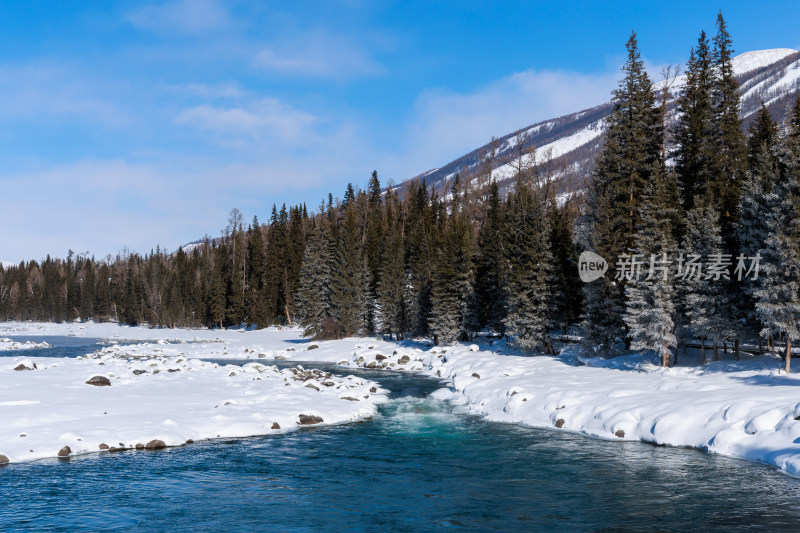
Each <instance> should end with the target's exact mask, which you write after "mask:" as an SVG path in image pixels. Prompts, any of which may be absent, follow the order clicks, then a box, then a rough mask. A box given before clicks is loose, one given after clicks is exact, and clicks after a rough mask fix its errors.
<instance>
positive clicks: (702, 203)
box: [576, 13, 800, 371]
mask: <svg viewBox="0 0 800 533" xmlns="http://www.w3.org/2000/svg"><path fill="white" fill-rule="evenodd" d="M716 28H717V33H716V35H715V36H714V38H713V42H712V43H710V42H709V40H708V38H707V36H706V34H705V33H704V32H701V34H700V36H699V38H698V41H697V45H696V46H695V47H694V48H693V49H692V51H691V53H690V58H689V61H688V63H687V68H686V83H685V87H684V88H683V89H682V92H681V95H680V98H679V102H678V103H679V109H678V111H679V116H678V120H677V123H676V124H675V126H674V127H673V128H672V130H671V131H670V130H669V129H668V126H667V125H666V124H665V121H664V117H665V115H666V108H665V105H664V104H663V103H662V104H661V105H658V104H657V102H658V95H657V91H656V90H655V88H654V85H653V83H652V82H651V80H650V78H649V77H648V74H647V72H646V71H645V69H644V65H643V62H642V60H641V57H640V54H639V50H638V45H637V40H636V34H635V33H634V34H632V36H631V38H630V39H629V41H628V43H627V50H628V58H627V61H626V63H625V65H624V67H623V72H624V74H625V76H624V78H623V79H622V80H621V81H620V83H619V87H618V89H616V90H615V91H614V94H613V110H612V112H611V114H610V116H609V117H608V119H607V132H606V135H605V145H604V147H603V150H602V152H601V153H600V155H599V157H598V161H597V169H596V171H595V175H594V182H593V184H592V187H590V188H589V190H588V192H587V201H586V205H585V208H586V209H585V212H584V213H583V215H582V217H581V219H580V220H579V222H578V224H577V227H576V234H577V237H578V240H579V241H580V245H579V248H580V249H585V250H592V251H595V252H596V253H599V254H600V255H601V256H603V257H604V258H606V259H607V260H609V261H611V262H620V261H622V262H624V261H626V260H627V261H630V259H631V258H637V257H638V258H641V259H643V263H644V264H643V265H642V273H643V275H642V276H641V277H640V278H639V279H631V278H630V277H624V276H623V277H621V278H620V277H619V276H617V277H616V278H610V277H606V278H603V279H601V280H598V281H594V282H592V283H587V284H586V285H585V286H584V315H583V316H584V320H583V323H582V326H583V328H582V329H583V341H584V348H585V349H586V351H587V352H589V353H613V352H615V351H618V350H619V349H620V348H623V347H624V348H632V349H635V350H652V351H655V352H657V353H659V354H660V355H661V358H662V364H664V365H670V364H672V363H674V362H676V361H677V356H678V351H677V347H678V345H679V344H680V342H681V341H682V340H683V341H685V340H688V339H692V338H696V339H700V340H701V341H702V345H701V346H702V348H701V349H702V358H703V362H705V358H706V354H705V346H706V340H709V341H711V345H712V347H713V353H714V358H717V350H718V347H719V346H720V345H722V344H724V343H727V342H732V343H733V344H734V345H735V346H736V353H737V355H738V346H739V341H740V339H741V338H742V337H748V338H753V339H758V341H759V342H762V341H763V340H765V341H766V342H767V343H768V344H772V343H774V342H775V341H776V340H778V339H783V340H784V341H785V342H786V352H785V353H786V354H787V355H788V354H790V352H791V341H792V340H797V338H798V333H800V332H799V331H798V321H800V291H798V288H800V287H798V282H799V281H800V217H799V216H798V215H800V212H798V209H800V196H799V195H800V99H798V100H797V101H796V102H795V103H794V107H793V109H792V110H791V111H790V113H788V119H787V121H786V123H785V124H783V125H782V127H779V126H778V125H777V124H776V123H775V122H774V121H773V120H772V118H771V117H770V114H769V111H768V110H767V108H766V106H765V105H763V103H762V106H761V110H760V112H759V113H758V116H757V118H756V120H755V121H754V122H753V124H752V125H751V128H750V131H749V136H748V135H746V134H745V133H744V132H743V129H742V122H741V120H740V118H739V107H740V102H739V99H740V95H739V87H738V82H737V81H736V77H735V76H734V72H733V67H732V61H731V59H732V54H733V49H732V41H731V37H730V35H729V33H728V30H727V26H726V23H725V20H724V18H723V16H722V14H721V13H720V14H719V16H718V17H717V23H716ZM662 90H663V89H662ZM665 101H666V98H664V99H662V102H665ZM666 133H672V134H673V136H674V139H675V146H674V147H673V148H672V149H671V150H667V149H665V148H664V135H665V134H666ZM667 257H670V258H672V259H673V260H675V259H677V261H676V262H671V261H667V260H666V259H667ZM698 257H706V258H713V259H714V260H715V262H716V263H715V264H713V265H712V264H711V263H710V262H709V263H707V264H702V263H696V265H698V266H700V267H704V268H707V269H708V270H707V271H706V272H705V273H702V272H701V274H700V275H687V273H686V269H685V267H686V265H687V263H686V261H689V260H691V259H696V258H698ZM651 258H652V259H651ZM648 259H649V261H648ZM656 259H658V261H657V260H656ZM745 259H746V260H747V261H745ZM754 262H756V263H758V264H760V272H758V270H756V271H755V272H753V273H751V275H750V276H749V277H745V278H742V276H741V272H740V270H741V268H742V265H743V264H745V263H746V265H745V266H746V267H747V270H748V271H750V269H751V266H752V264H753V263H754ZM661 263H663V264H661ZM737 269H739V270H737ZM789 363H790V357H788V356H787V357H786V370H787V371H788V370H789Z"/></svg>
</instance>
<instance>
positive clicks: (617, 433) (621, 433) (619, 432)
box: [614, 429, 625, 439]
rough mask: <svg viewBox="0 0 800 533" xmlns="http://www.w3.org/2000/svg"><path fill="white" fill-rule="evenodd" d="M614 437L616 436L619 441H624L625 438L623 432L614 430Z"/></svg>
mask: <svg viewBox="0 0 800 533" xmlns="http://www.w3.org/2000/svg"><path fill="white" fill-rule="evenodd" d="M614 435H616V436H617V437H619V438H621V439H624V438H625V430H622V429H618V430H616V431H615V432H614Z"/></svg>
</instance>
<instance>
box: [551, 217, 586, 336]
mask: <svg viewBox="0 0 800 533" xmlns="http://www.w3.org/2000/svg"><path fill="white" fill-rule="evenodd" d="M565 211H566V209H565V208H559V207H557V206H554V207H552V208H551V209H550V212H549V218H550V253H551V254H552V256H553V290H552V291H551V303H550V309H551V310H552V311H551V318H552V320H553V325H554V326H556V327H560V328H561V330H562V331H563V332H564V333H567V330H568V328H569V327H570V326H571V325H572V324H574V323H576V322H577V321H578V319H579V317H580V312H581V280H580V278H579V277H578V269H577V268H576V267H575V265H576V264H577V260H578V256H577V254H576V253H575V245H574V244H573V242H572V231H571V229H570V225H569V220H568V215H567V213H566V212H565Z"/></svg>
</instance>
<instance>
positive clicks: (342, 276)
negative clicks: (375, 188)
mask: <svg viewBox="0 0 800 533" xmlns="http://www.w3.org/2000/svg"><path fill="white" fill-rule="evenodd" d="M348 190H349V189H348ZM346 198H347V196H346ZM334 265H335V266H334V269H333V275H332V280H331V308H332V312H331V314H332V316H333V319H334V321H335V323H336V331H337V334H338V336H341V337H347V336H351V335H358V334H362V333H364V332H365V330H366V325H367V324H366V321H367V308H366V302H367V294H368V289H369V287H368V268H367V261H366V257H365V255H364V250H363V247H362V246H361V235H360V234H359V231H358V226H357V225H356V208H355V203H354V197H352V196H351V197H350V199H349V201H348V205H347V207H345V208H344V219H343V221H342V226H341V228H340V229H339V242H338V245H337V249H336V260H335V262H334Z"/></svg>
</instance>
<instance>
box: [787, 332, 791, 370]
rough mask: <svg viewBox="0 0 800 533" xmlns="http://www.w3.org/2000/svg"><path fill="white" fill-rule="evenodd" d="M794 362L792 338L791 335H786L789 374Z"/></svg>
mask: <svg viewBox="0 0 800 533" xmlns="http://www.w3.org/2000/svg"><path fill="white" fill-rule="evenodd" d="M791 364H792V338H791V337H790V336H789V335H786V373H787V374H788V373H789V371H790V368H789V367H790V366H791Z"/></svg>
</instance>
